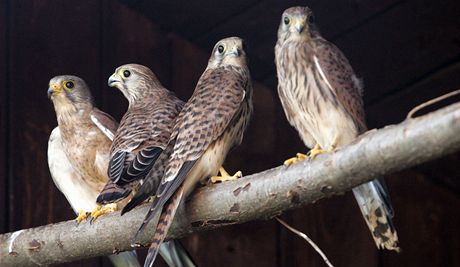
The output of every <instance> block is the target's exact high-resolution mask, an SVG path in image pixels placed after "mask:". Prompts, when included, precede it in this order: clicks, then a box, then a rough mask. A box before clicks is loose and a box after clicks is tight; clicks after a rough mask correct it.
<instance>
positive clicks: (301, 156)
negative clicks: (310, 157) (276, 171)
mask: <svg viewBox="0 0 460 267" xmlns="http://www.w3.org/2000/svg"><path fill="white" fill-rule="evenodd" d="M306 159H307V155H305V154H302V153H297V154H296V155H295V157H292V158H290V159H287V160H285V161H284V165H286V166H291V165H293V164H296V163H297V162H299V161H302V160H306Z"/></svg>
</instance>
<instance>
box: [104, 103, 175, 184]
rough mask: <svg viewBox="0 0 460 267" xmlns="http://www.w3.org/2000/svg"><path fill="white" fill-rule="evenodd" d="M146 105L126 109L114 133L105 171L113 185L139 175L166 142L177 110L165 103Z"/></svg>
mask: <svg viewBox="0 0 460 267" xmlns="http://www.w3.org/2000/svg"><path fill="white" fill-rule="evenodd" d="M150 106H151V110H146V109H143V110H131V111H128V113H127V114H125V116H124V117H123V119H122V122H121V124H120V127H119V129H118V131H117V134H116V135H115V139H114V141H113V144H112V148H111V155H112V156H111V159H110V162H109V168H108V173H109V177H110V179H111V180H112V181H114V182H115V183H117V184H118V183H119V184H124V183H129V182H131V181H134V180H137V179H140V178H142V177H143V176H144V175H145V174H147V173H148V172H149V171H150V169H151V168H152V167H153V165H154V163H155V161H156V160H157V159H158V157H159V156H160V154H161V153H162V152H163V150H164V149H165V148H166V146H167V144H168V141H169V136H170V134H171V128H172V125H171V124H172V121H174V119H175V117H176V115H177V113H178V111H175V110H170V107H169V105H168V103H163V105H156V106H153V105H150ZM120 179H121V181H120Z"/></svg>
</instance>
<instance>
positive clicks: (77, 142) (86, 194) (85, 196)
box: [48, 75, 193, 267]
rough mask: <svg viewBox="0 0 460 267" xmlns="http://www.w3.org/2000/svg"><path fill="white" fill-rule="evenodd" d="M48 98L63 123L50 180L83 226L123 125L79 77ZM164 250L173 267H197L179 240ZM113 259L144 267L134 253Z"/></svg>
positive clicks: (59, 84) (63, 80)
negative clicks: (102, 108)
mask: <svg viewBox="0 0 460 267" xmlns="http://www.w3.org/2000/svg"><path fill="white" fill-rule="evenodd" d="M48 96H49V97H50V98H51V100H52V101H53V104H54V108H55V111H56V117H57V121H58V126H57V127H56V128H55V129H54V130H53V131H52V133H51V136H50V139H49V143H48V164H49V168H50V172H51V176H52V178H53V181H54V183H55V184H56V186H57V187H58V189H59V190H60V191H61V192H62V193H63V194H64V195H65V197H66V198H67V200H68V201H69V203H70V205H71V206H72V208H73V210H74V211H75V212H76V213H79V214H80V215H79V216H78V218H77V222H80V221H81V220H83V219H85V218H86V215H87V214H88V213H89V212H90V211H92V210H94V209H95V208H96V207H97V204H96V198H97V196H98V194H99V192H100V191H101V190H102V189H103V187H104V185H105V184H106V183H107V181H108V176H107V167H108V163H109V159H110V154H109V151H110V146H111V144H112V141H111V140H112V139H113V137H114V133H115V132H116V130H117V127H118V123H117V122H116V121H115V120H114V119H113V118H112V117H111V116H110V115H108V114H106V113H104V112H102V111H100V110H98V109H97V108H95V107H94V106H93V99H92V96H91V93H90V91H89V88H88V87H87V85H86V83H85V82H84V81H83V80H82V79H80V78H78V77H76V76H70V75H66V76H58V77H55V78H53V79H51V81H50V84H49V89H48ZM119 200H121V199H120V198H119V199H117V200H116V201H114V202H116V203H115V204H119V203H118V201H119ZM160 250H161V251H160V253H161V255H162V257H163V258H164V259H165V261H166V262H167V263H168V265H169V266H193V265H192V264H188V263H189V262H192V261H191V259H189V258H188V257H189V256H188V253H187V252H186V251H185V249H184V248H183V247H182V246H181V244H180V243H178V242H176V241H174V240H173V241H170V242H168V244H165V246H162V247H161V249H160ZM109 258H110V259H111V260H112V262H113V263H114V265H115V266H120V267H121V266H139V262H138V261H137V256H136V253H135V252H134V251H128V252H122V253H119V254H117V255H111V256H109Z"/></svg>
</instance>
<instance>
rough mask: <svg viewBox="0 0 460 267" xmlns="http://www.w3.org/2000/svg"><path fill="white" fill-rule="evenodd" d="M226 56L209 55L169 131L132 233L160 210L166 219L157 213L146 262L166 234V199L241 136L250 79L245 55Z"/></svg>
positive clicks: (210, 168) (203, 173) (209, 171)
mask: <svg viewBox="0 0 460 267" xmlns="http://www.w3.org/2000/svg"><path fill="white" fill-rule="evenodd" d="M224 40H225V41H226V42H227V44H232V43H233V44H235V43H236V44H237V45H236V46H238V47H239V49H241V47H242V42H241V41H242V40H241V39H239V38H236V37H233V38H227V39H224ZM218 44H219V43H218ZM216 46H217V45H216ZM214 52H215V51H214ZM243 55H244V56H245V54H243ZM229 57H230V58H229V61H225V59H224V60H223V61H218V62H217V63H216V61H213V57H211V59H210V61H209V64H208V67H207V69H206V70H205V72H204V73H203V75H202V76H201V77H200V80H199V81H198V84H197V86H196V89H195V91H194V93H193V95H192V97H191V98H190V99H189V101H188V102H187V103H186V104H185V106H184V108H183V109H182V111H181V113H180V114H179V117H178V119H177V122H176V125H175V127H174V131H173V134H172V135H171V139H172V140H175V141H176V143H175V145H174V149H173V152H172V154H171V156H170V159H169V163H168V166H167V168H166V171H165V175H164V177H163V179H162V181H161V183H160V185H159V187H158V190H157V193H156V196H155V198H154V199H153V202H152V205H151V208H150V210H149V212H148V214H147V216H146V218H145V219H144V222H143V223H142V226H141V228H140V229H139V231H138V233H137V234H136V237H137V236H138V235H139V233H140V231H142V229H143V228H144V227H145V225H147V223H148V221H149V220H150V219H151V218H153V217H154V215H155V214H157V213H158V212H159V211H161V210H163V212H162V214H161V216H160V218H164V222H162V221H161V219H160V223H159V224H158V226H157V231H156V232H155V236H154V242H153V243H152V246H151V247H150V249H149V252H148V254H147V260H146V262H145V265H144V266H151V265H152V264H153V261H154V260H155V256H156V253H157V250H158V246H159V244H161V242H162V240H163V239H164V237H165V236H166V234H167V231H166V230H167V227H164V226H163V225H169V224H170V223H171V221H172V219H173V216H170V217H167V216H166V214H165V212H168V208H167V207H169V205H168V204H167V203H168V201H170V199H175V197H176V196H177V195H178V194H180V196H181V197H182V195H184V196H187V195H188V194H189V193H190V192H191V191H192V190H193V186H194V185H195V183H196V182H198V180H201V179H202V178H204V177H208V176H209V175H215V174H217V171H218V169H219V167H220V166H221V165H222V164H223V161H224V159H225V157H226V155H227V153H228V151H229V150H230V149H231V148H232V147H234V146H235V145H238V144H240V143H241V141H242V138H243V133H244V131H245V129H246V127H247V125H248V122H249V118H250V116H251V114H252V85H251V81H250V76H249V70H248V68H247V66H246V61H245V60H240V59H241V58H236V57H237V56H236V57H235V54H232V55H230V56H229ZM235 58H236V59H235ZM221 62H224V64H220V63H221ZM225 62H227V63H228V62H230V63H229V64H226V63H225ZM182 190H183V193H182V192H181V191H182ZM165 207H166V210H165ZM176 208H177V207H176ZM174 212H175V211H174ZM172 214H174V213H172ZM164 229H166V230H164Z"/></svg>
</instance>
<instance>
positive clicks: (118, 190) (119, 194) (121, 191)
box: [96, 180, 137, 204]
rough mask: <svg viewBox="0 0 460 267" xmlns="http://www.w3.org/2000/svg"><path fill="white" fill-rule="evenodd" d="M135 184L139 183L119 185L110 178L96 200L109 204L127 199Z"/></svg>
mask: <svg viewBox="0 0 460 267" xmlns="http://www.w3.org/2000/svg"><path fill="white" fill-rule="evenodd" d="M134 185H137V183H135V184H132V185H129V184H126V185H123V186H119V185H117V184H115V183H114V182H112V181H110V180H109V181H108V182H107V184H106V185H105V186H104V188H103V189H102V190H101V193H99V195H98V196H97V199H96V202H97V203H99V204H109V203H114V202H118V201H120V200H122V199H125V198H126V197H127V196H129V194H130V193H131V192H132V190H133V186H134Z"/></svg>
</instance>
